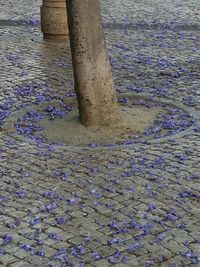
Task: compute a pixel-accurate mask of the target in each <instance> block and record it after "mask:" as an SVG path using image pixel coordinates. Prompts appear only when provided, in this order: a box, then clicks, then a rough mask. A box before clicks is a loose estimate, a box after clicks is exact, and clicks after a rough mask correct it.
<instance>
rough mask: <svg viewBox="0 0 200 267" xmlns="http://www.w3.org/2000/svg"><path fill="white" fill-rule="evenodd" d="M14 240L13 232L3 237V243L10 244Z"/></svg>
mask: <svg viewBox="0 0 200 267" xmlns="http://www.w3.org/2000/svg"><path fill="white" fill-rule="evenodd" d="M12 241H13V237H12V235H11V234H6V235H5V236H4V237H3V243H4V244H9V243H11V242H12Z"/></svg>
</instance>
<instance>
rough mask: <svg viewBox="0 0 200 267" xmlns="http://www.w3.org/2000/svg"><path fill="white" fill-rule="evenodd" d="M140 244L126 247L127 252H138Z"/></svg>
mask: <svg viewBox="0 0 200 267" xmlns="http://www.w3.org/2000/svg"><path fill="white" fill-rule="evenodd" d="M142 246H143V245H142V244H140V243H132V244H130V245H129V246H128V251H129V252H134V251H138V250H140V249H141V248H142Z"/></svg>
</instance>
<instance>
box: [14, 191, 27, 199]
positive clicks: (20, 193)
mask: <svg viewBox="0 0 200 267" xmlns="http://www.w3.org/2000/svg"><path fill="white" fill-rule="evenodd" d="M16 194H17V196H18V197H21V198H22V197H25V195H26V192H25V191H17V192H16Z"/></svg>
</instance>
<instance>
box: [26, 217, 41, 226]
mask: <svg viewBox="0 0 200 267" xmlns="http://www.w3.org/2000/svg"><path fill="white" fill-rule="evenodd" d="M39 223H41V218H39V217H35V218H33V219H31V220H30V221H29V224H30V225H31V226H33V225H36V224H39Z"/></svg>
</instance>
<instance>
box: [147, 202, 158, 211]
mask: <svg viewBox="0 0 200 267" xmlns="http://www.w3.org/2000/svg"><path fill="white" fill-rule="evenodd" d="M156 208H157V206H156V205H155V204H149V205H148V211H152V210H155V209H156Z"/></svg>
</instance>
